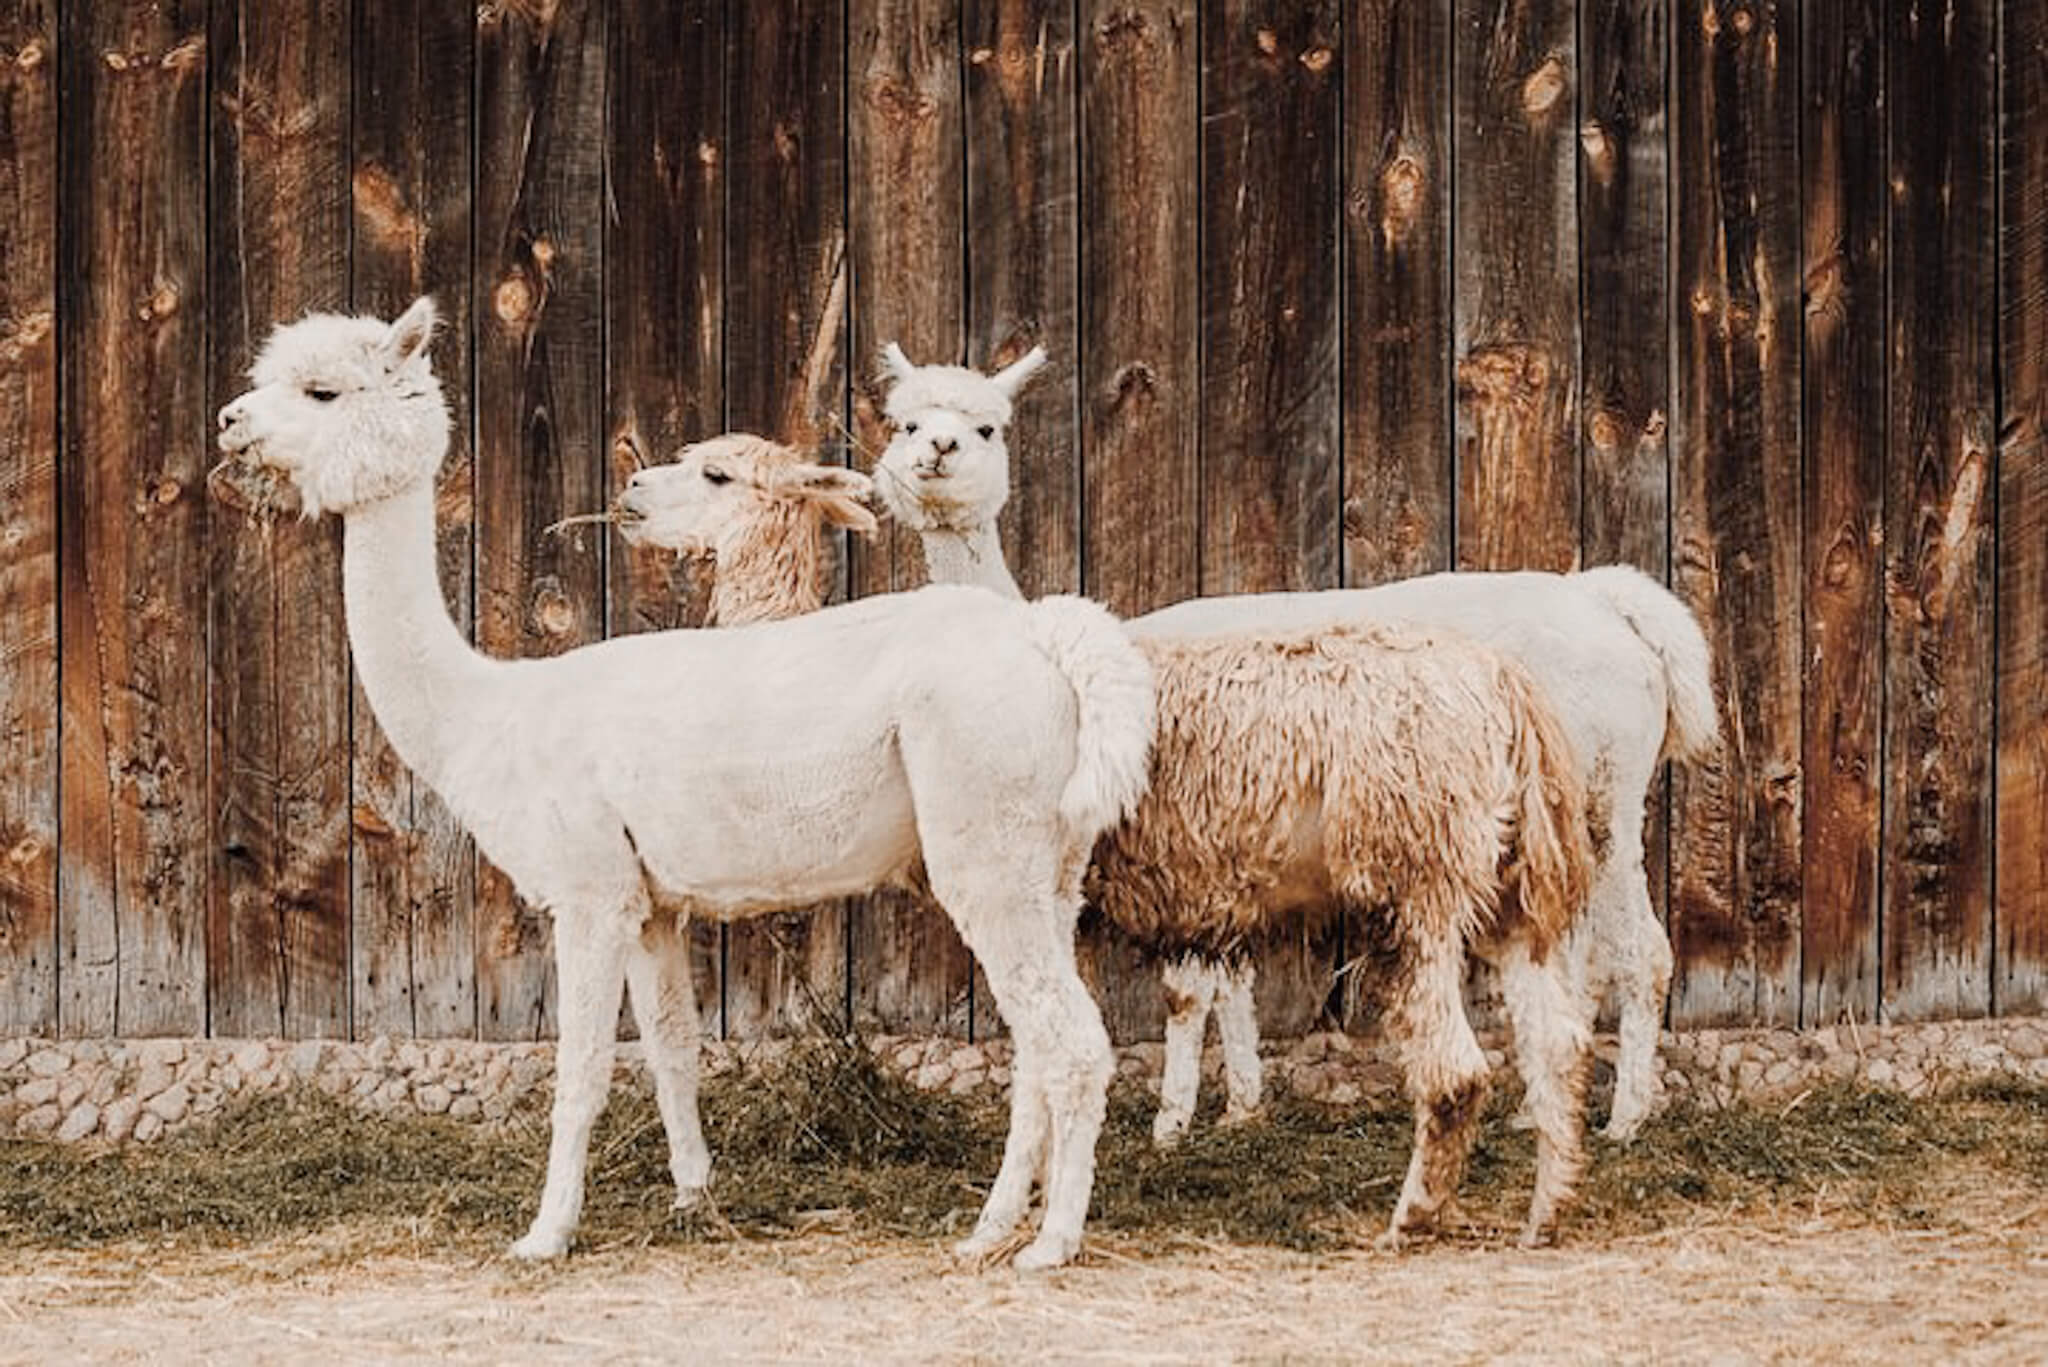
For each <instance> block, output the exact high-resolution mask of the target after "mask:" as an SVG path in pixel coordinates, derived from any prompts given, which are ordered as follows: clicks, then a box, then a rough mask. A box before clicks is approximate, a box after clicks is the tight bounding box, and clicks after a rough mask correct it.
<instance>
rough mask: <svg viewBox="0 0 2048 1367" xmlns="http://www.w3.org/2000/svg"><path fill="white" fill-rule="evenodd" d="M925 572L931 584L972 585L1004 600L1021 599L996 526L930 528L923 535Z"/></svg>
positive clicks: (991, 524) (989, 523) (984, 524)
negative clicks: (988, 590) (1004, 556)
mask: <svg viewBox="0 0 2048 1367" xmlns="http://www.w3.org/2000/svg"><path fill="white" fill-rule="evenodd" d="M922 537H923V541H924V567H925V573H926V574H927V575H928V576H930V578H931V581H932V582H933V583H934V584H974V585H977V586H978V587H981V588H985V589H993V590H994V591H995V592H997V593H1000V594H1002V595H1003V596H1004V597H1005V598H1022V597H1023V596H1024V594H1023V592H1022V591H1021V590H1019V589H1018V587H1017V581H1016V580H1015V579H1013V578H1011V577H1010V566H1009V564H1008V563H1007V562H1006V561H1004V559H1003V541H1002V538H1001V537H1000V536H998V535H997V534H996V524H995V523H993V522H983V523H980V524H978V525H976V526H973V527H969V528H965V529H956V528H952V527H930V528H926V529H925V531H924V532H923V533H922Z"/></svg>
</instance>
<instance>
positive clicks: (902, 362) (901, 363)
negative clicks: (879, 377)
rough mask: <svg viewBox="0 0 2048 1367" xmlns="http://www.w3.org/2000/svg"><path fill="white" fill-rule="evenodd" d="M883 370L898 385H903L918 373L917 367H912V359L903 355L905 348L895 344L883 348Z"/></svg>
mask: <svg viewBox="0 0 2048 1367" xmlns="http://www.w3.org/2000/svg"><path fill="white" fill-rule="evenodd" d="M882 370H883V373H885V374H886V375H888V377H889V378H890V379H892V380H894V381H895V382H896V383H897V384H902V383H903V382H904V381H905V380H907V379H909V378H910V377H911V376H912V375H914V374H916V373H917V367H916V366H914V365H912V364H911V363H910V358H909V357H908V356H905V355H904V354H903V348H902V347H900V346H897V345H896V344H895V343H894V342H891V343H889V345H887V346H885V347H883V348H882Z"/></svg>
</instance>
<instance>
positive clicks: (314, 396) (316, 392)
mask: <svg viewBox="0 0 2048 1367" xmlns="http://www.w3.org/2000/svg"><path fill="white" fill-rule="evenodd" d="M306 397H307V398H309V399H311V400H313V402H315V403H333V402H334V401H335V400H336V399H338V398H340V397H341V391H340V390H338V389H321V388H320V387H319V386H317V385H314V386H309V387H308V388H307V390H306Z"/></svg>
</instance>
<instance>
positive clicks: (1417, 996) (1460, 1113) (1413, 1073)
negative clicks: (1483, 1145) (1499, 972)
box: [1381, 918, 1487, 1247]
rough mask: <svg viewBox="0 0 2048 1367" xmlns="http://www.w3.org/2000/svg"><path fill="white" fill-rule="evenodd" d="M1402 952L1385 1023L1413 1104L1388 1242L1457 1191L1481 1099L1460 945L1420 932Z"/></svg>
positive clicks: (1478, 1054)
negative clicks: (1393, 1035)
mask: <svg viewBox="0 0 2048 1367" xmlns="http://www.w3.org/2000/svg"><path fill="white" fill-rule="evenodd" d="M1448 923H1449V922H1448V918H1446V920H1445V924H1448ZM1407 957H1408V959H1409V963H1408V965H1407V971H1406V973H1404V974H1403V977H1404V979H1405V981H1404V982H1403V983H1402V985H1401V988H1400V989H1399V990H1398V992H1397V994H1396V998H1395V1002H1394V1007H1393V1011H1392V1012H1391V1016H1392V1019H1391V1021H1390V1025H1391V1027H1392V1028H1393V1029H1394V1030H1395V1031H1396V1032H1397V1035H1398V1038H1399V1039H1400V1041H1401V1064H1402V1068H1403V1070H1404V1071H1405V1072H1406V1074H1407V1082H1408V1096H1409V1099H1410V1101H1411V1102H1412V1103H1413V1104H1414V1107H1415V1150H1414V1152H1413V1153H1412V1154H1411V1155H1410V1156H1409V1160H1408V1175H1407V1178H1406V1180H1405V1181H1404V1182H1403V1183H1402V1185H1401V1196H1400V1199H1399V1200H1398V1201H1396V1202H1395V1204H1394V1216H1393V1219H1392V1220H1391V1221H1389V1223H1388V1226H1387V1232H1386V1234H1385V1236H1384V1237H1383V1238H1382V1240H1381V1242H1382V1244H1383V1245H1384V1246H1387V1247H1399V1246H1400V1244H1401V1242H1402V1240H1403V1238H1404V1237H1405V1236H1406V1235H1408V1234H1411V1233H1414V1232H1416V1231H1419V1230H1422V1229H1424V1228H1427V1227H1428V1226H1429V1225H1430V1224H1431V1223H1432V1222H1433V1221H1434V1220H1435V1219H1436V1216H1437V1215H1438V1213H1439V1212H1440V1211H1441V1210H1442V1208H1443V1206H1444V1203H1445V1202H1446V1201H1447V1200H1449V1199H1450V1198H1451V1196H1452V1195H1453V1194H1454V1193H1455V1192H1456V1190H1457V1186H1458V1179H1459V1177H1460V1175H1461V1174H1462V1173H1463V1172H1464V1168H1465V1156H1466V1154H1467V1153H1468V1152H1469V1151H1470V1149H1471V1147H1472V1138H1473V1135H1474V1133H1475V1131H1476V1130H1477V1128H1478V1123H1479V1112H1480V1108H1481V1106H1482V1105H1483V1104H1484V1103H1485V1100H1486V1078H1487V1071H1486V1055H1485V1053H1484V1052H1483V1051H1482V1050H1481V1049H1480V1047H1479V1040H1478V1038H1477V1037H1476V1036H1475V1035H1473V1033H1472V1023H1471V1021H1469V1020H1468V1019H1466V1016H1465V1003H1464V1000H1463V995H1462V993H1463V986H1464V977H1465V972H1464V969H1465V955H1464V951H1463V947H1462V946H1461V945H1460V944H1459V943H1458V942H1457V941H1456V939H1455V937H1454V936H1452V935H1450V934H1445V935H1442V936H1439V937H1436V938H1422V939H1418V940H1415V941H1411V943H1410V945H1409V948H1408V955H1407Z"/></svg>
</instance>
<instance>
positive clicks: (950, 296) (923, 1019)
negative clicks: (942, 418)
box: [847, 0, 974, 1035]
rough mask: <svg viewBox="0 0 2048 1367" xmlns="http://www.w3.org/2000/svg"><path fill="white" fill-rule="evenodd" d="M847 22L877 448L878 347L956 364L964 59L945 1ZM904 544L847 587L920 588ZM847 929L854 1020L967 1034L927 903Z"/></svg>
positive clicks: (890, 540) (968, 967)
mask: <svg viewBox="0 0 2048 1367" xmlns="http://www.w3.org/2000/svg"><path fill="white" fill-rule="evenodd" d="M849 25H850V28H851V40H852V42H851V47H850V50H849V51H848V53H847V67H848V70H849V72H850V79H851V80H852V82H853V90H852V92H851V98H850V99H849V101H848V115H849V118H850V121H851V122H850V126H849V127H848V129H847V136H848V146H849V164H848V185H849V189H850V204H849V212H850V214H851V222H850V225H849V235H848V255H849V257H850V259H851V263H852V281H853V296H852V324H853V357H854V363H853V366H852V371H853V415H854V431H855V432H856V433H858V434H859V436H860V445H861V446H862V447H864V448H865V449H866V450H868V451H875V452H879V451H880V450H881V449H882V448H883V447H884V446H886V445H887V444H888V440H889V433H888V428H887V425H886V424H885V423H884V422H883V420H882V416H881V413H882V402H883V398H884V387H883V385H882V384H881V383H880V380H879V365H878V362H877V358H878V356H879V355H880V353H881V349H882V347H883V346H884V345H885V344H886V343H889V342H897V343H900V344H901V345H902V347H903V348H904V350H905V351H906V352H907V353H908V354H909V355H910V356H911V357H912V358H914V359H915V360H917V361H919V362H932V361H946V362H958V361H962V360H964V359H965V352H966V342H967V338H966V331H967V317H966V314H967V298H966V293H967V258H968V244H967V242H966V240H965V238H964V236H963V234H964V233H965V231H966V224H965V219H966V213H967V204H966V184H965V176H966V163H965V147H964V146H963V143H962V137H963V132H964V127H963V121H964V118H965V113H964V110H963V98H962V91H961V81H962V70H961V63H962V61H963V60H964V56H963V53H962V51H961V45H960V14H959V6H958V5H956V4H955V3H953V0H853V3H852V4H851V6H850V12H849ZM854 463H855V464H856V465H866V464H869V463H870V462H869V461H867V460H862V459H858V458H856V459H855V461H854ZM916 543H917V538H916V536H915V535H913V534H911V533H909V532H907V531H904V530H902V529H899V528H897V527H896V526H895V525H894V524H893V523H886V522H885V523H884V524H883V526H882V532H881V534H880V535H879V536H877V537H875V538H872V539H869V540H861V539H857V538H856V539H853V540H852V541H851V544H850V553H851V556H852V562H853V583H854V591H855V592H856V593H857V594H861V595H866V594H870V593H882V592H887V591H889V590H891V589H903V588H910V587H913V586H915V585H917V584H921V583H923V582H924V581H925V572H924V564H923V557H922V555H921V554H920V552H919V551H918V549H917V544H916ZM848 932H849V934H850V935H851V937H852V940H851V946H850V956H851V964H850V971H851V973H852V992H853V1012H854V1020H855V1022H856V1024H858V1025H859V1026H860V1027H861V1028H864V1029H887V1030H909V1031H915V1032H917V1033H929V1032H934V1031H936V1032H941V1033H946V1034H958V1035H965V1034H966V1033H967V1032H968V1029H969V1025H970V1021H969V1013H970V1001H971V997H972V983H973V972H974V969H973V961H972V959H971V958H970V957H969V955H968V953H967V951H966V948H965V946H963V945H962V944H961V942H960V937H959V936H958V935H957V934H956V933H955V932H954V930H953V927H952V924H951V923H950V922H949V921H948V920H947V919H946V915H945V913H944V912H943V911H941V910H940V909H939V907H938V906H937V904H936V903H934V902H932V901H930V900H929V899H925V898H918V897H913V896H910V895H908V894H905V893H896V892H882V893H876V894H874V895H872V896H869V897H866V898H863V899H861V900H859V901H856V902H854V903H852V904H851V905H850V908H849V921H848Z"/></svg>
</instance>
